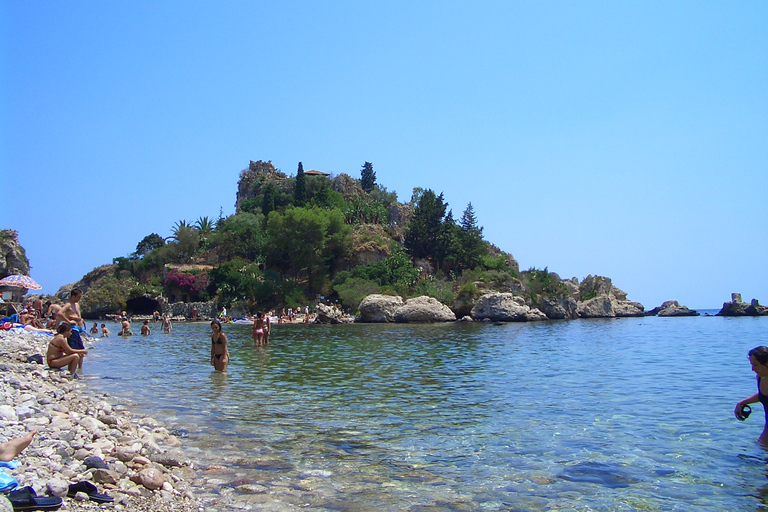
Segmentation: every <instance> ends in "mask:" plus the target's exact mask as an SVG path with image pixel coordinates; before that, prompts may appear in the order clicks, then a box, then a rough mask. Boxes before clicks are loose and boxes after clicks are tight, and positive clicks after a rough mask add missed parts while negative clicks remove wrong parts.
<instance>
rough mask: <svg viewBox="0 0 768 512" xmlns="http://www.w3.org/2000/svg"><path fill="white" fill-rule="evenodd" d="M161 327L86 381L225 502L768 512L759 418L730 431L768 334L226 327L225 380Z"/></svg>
mask: <svg viewBox="0 0 768 512" xmlns="http://www.w3.org/2000/svg"><path fill="white" fill-rule="evenodd" d="M715 312H716V311H711V313H712V314H714V313H715ZM115 327H116V326H115ZM153 327H154V329H153V333H152V334H151V335H150V336H149V337H141V336H133V337H131V338H129V339H122V338H120V337H116V336H114V335H112V337H110V338H109V339H107V340H100V341H97V342H96V345H95V349H94V350H92V351H91V354H90V355H89V356H88V358H87V360H86V365H85V372H86V377H87V379H88V382H89V383H90V386H91V388H92V389H93V390H94V391H97V392H108V393H110V394H112V395H113V396H115V397H116V398H117V399H119V400H122V401H124V402H125V403H128V404H130V407H131V408H132V409H134V410H136V411H139V412H142V413H146V414H150V415H152V416H153V417H155V418H157V419H158V420H160V421H162V422H164V423H165V424H166V425H167V426H168V427H169V428H170V429H173V430H174V431H175V432H177V433H178V434H179V435H181V436H183V442H184V449H185V450H186V451H187V453H188V454H189V455H190V456H191V457H193V458H195V459H197V460H199V461H200V463H201V465H202V466H203V467H205V466H206V465H216V466H218V467H219V471H218V472H217V473H216V477H215V478H211V479H209V480H207V484H208V486H209V487H210V488H211V495H212V496H214V497H215V496H216V495H221V498H222V499H224V498H226V499H227V500H230V501H232V500H235V501H237V500H242V502H241V503H245V504H249V503H255V502H253V501H249V500H253V499H255V498H253V497H252V496H248V495H246V493H245V492H241V490H242V489H248V487H247V485H246V487H239V486H242V485H243V484H252V485H257V486H261V487H258V489H260V490H261V492H263V495H262V496H260V497H259V499H260V500H261V503H263V502H264V500H265V499H266V498H265V495H266V496H268V497H269V499H271V500H275V501H282V502H284V503H286V504H290V505H291V506H292V507H296V508H302V507H303V508H306V509H309V510H318V511H321V510H322V511H325V510H328V511H330V510H333V511H338V510H343V511H371V510H377V511H378V510H383V511H400V510H412V511H452V510H482V511H502V510H518V511H539V510H553V509H556V510H579V511H586V510H590V511H591V510H611V511H613V510H619V511H624V510H627V511H629V510H648V511H669V510H680V511H683V510H684V511H689V510H698V511H704V510H707V511H709V510H711V511H725V510H728V511H732V510H762V509H765V508H766V506H767V504H766V501H767V498H766V497H767V496H768V480H766V476H768V465H767V464H766V463H767V462H768V453H766V450H764V449H763V448H761V447H760V446H759V445H758V444H756V442H755V440H756V438H757V437H758V436H759V435H760V432H761V431H762V427H763V422H764V418H763V411H762V407H761V406H760V405H759V404H757V406H755V407H754V411H755V412H754V413H753V415H752V416H751V417H750V418H749V419H748V420H747V421H745V422H739V421H737V420H736V419H735V418H734V416H733V409H734V406H735V404H736V402H737V401H738V400H740V399H742V398H744V397H746V396H749V395H751V394H752V393H754V392H755V389H756V383H755V376H754V374H753V373H752V372H751V370H750V365H749V362H748V361H747V351H748V350H749V349H750V348H752V347H754V346H757V345H761V344H765V345H768V318H766V317H763V318H721V317H706V316H702V317H695V318H657V317H645V318H625V319H612V320H607V319H606V320H602V319H601V320H576V321H560V322H541V323H509V324H503V325H494V324H488V323H470V324H462V323H452V324H438V325H404V324H367V325H366V324H351V325H339V326H316V325H277V326H275V327H274V332H273V335H272V340H271V344H270V346H269V348H266V349H263V348H255V347H254V346H253V344H252V340H251V336H250V328H249V326H239V325H225V332H226V333H227V335H228V336H229V350H230V355H231V360H232V362H231V364H230V366H229V372H228V373H227V374H226V375H222V374H220V373H215V372H213V371H212V367H211V366H210V364H209V361H210V329H209V326H208V325H207V324H203V323H198V324H175V325H174V329H173V333H172V334H171V335H163V334H161V329H160V328H159V324H155V325H154V326H153ZM134 330H135V331H138V326H135V328H134ZM252 490H253V489H252V488H251V491H252ZM209 497H210V496H209ZM242 507H243V508H248V507H246V505H242ZM254 508H255V509H258V507H257V506H256V507H254ZM270 510H271V508H270Z"/></svg>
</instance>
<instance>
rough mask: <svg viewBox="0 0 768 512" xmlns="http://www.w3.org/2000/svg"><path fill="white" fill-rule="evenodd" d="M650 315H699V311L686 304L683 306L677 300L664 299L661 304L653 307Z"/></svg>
mask: <svg viewBox="0 0 768 512" xmlns="http://www.w3.org/2000/svg"><path fill="white" fill-rule="evenodd" d="M648 315H658V316H662V317H669V316H699V313H697V312H696V311H694V310H692V309H688V307H686V306H681V305H680V303H679V302H677V301H676V300H667V301H664V302H663V303H662V304H661V306H659V307H657V308H653V309H652V310H650V311H649V312H648Z"/></svg>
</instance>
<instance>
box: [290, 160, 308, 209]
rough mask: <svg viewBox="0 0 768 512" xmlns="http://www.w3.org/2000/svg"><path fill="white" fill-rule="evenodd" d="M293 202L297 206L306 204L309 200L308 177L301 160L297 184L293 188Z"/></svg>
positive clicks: (297, 173) (297, 172)
mask: <svg viewBox="0 0 768 512" xmlns="http://www.w3.org/2000/svg"><path fill="white" fill-rule="evenodd" d="M293 202H294V204H295V205H296V206H304V203H306V202H307V177H306V176H305V175H304V166H303V165H301V162H299V169H298V170H297V171H296V185H295V186H294V188H293Z"/></svg>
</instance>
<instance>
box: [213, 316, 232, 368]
mask: <svg viewBox="0 0 768 512" xmlns="http://www.w3.org/2000/svg"><path fill="white" fill-rule="evenodd" d="M228 364H229V350H227V335H226V334H224V332H223V331H222V330H221V322H219V321H218V320H214V321H213V322H211V365H213V368H214V369H215V370H216V371H219V372H226V371H227V365H228Z"/></svg>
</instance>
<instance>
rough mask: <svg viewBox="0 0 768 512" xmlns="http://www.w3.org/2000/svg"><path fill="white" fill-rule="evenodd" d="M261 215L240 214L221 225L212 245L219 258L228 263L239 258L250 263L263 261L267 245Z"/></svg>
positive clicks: (227, 219)
mask: <svg viewBox="0 0 768 512" xmlns="http://www.w3.org/2000/svg"><path fill="white" fill-rule="evenodd" d="M263 225H264V221H263V217H262V216H261V215H254V214H252V213H248V212H240V213H238V214H236V215H232V216H230V217H227V218H226V219H224V220H223V221H221V222H220V223H219V228H218V230H217V231H216V233H214V237H213V238H212V245H213V246H214V247H215V248H216V253H217V254H218V256H219V258H221V259H222V260H224V261H228V260H231V259H234V258H237V257H240V258H244V259H246V260H250V261H263V250H264V245H265V243H266V236H265V235H264V232H263V229H262V226H263Z"/></svg>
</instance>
